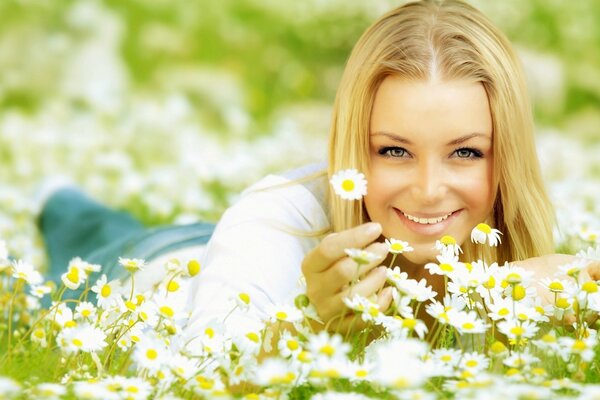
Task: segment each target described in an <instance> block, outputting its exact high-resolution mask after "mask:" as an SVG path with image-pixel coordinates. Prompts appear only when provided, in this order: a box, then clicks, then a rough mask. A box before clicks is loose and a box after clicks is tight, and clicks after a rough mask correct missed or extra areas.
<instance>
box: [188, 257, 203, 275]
mask: <svg viewBox="0 0 600 400" xmlns="http://www.w3.org/2000/svg"><path fill="white" fill-rule="evenodd" d="M187 269H188V273H189V274H190V276H196V275H198V273H199V272H200V263H199V262H198V261H197V260H191V261H190V262H188V264H187Z"/></svg>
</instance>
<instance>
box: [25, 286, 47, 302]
mask: <svg viewBox="0 0 600 400" xmlns="http://www.w3.org/2000/svg"><path fill="white" fill-rule="evenodd" d="M51 291H52V289H51V288H50V286H48V285H33V286H31V290H30V291H29V293H31V295H32V296H35V297H37V298H39V299H41V298H43V297H44V296H45V295H47V294H48V293H50V292H51Z"/></svg>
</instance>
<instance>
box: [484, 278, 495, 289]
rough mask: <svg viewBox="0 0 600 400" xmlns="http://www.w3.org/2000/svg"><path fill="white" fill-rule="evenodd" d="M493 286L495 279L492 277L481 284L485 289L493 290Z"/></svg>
mask: <svg viewBox="0 0 600 400" xmlns="http://www.w3.org/2000/svg"><path fill="white" fill-rule="evenodd" d="M495 286H496V279H495V278H494V277H493V276H490V279H488V280H487V282H485V283H484V284H483V287H485V288H486V289H493V288H494V287H495Z"/></svg>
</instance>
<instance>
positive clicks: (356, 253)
mask: <svg viewBox="0 0 600 400" xmlns="http://www.w3.org/2000/svg"><path fill="white" fill-rule="evenodd" d="M344 252H345V253H346V255H347V256H348V257H350V258H351V259H353V260H354V261H355V262H356V263H357V264H359V265H363V264H369V263H371V262H373V261H377V260H379V259H381V256H379V255H377V254H375V253H371V252H369V251H366V250H363V249H345V250H344Z"/></svg>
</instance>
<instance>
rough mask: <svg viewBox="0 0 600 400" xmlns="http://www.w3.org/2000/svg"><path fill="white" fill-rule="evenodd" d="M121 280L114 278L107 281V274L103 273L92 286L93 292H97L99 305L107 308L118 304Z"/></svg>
mask: <svg viewBox="0 0 600 400" xmlns="http://www.w3.org/2000/svg"><path fill="white" fill-rule="evenodd" d="M119 290H120V284H119V281H117V280H113V281H110V282H107V278H106V275H105V274H102V276H101V277H100V279H98V280H97V281H96V284H95V285H94V286H92V292H94V293H96V303H97V305H98V307H100V308H103V309H107V308H110V307H112V306H115V305H117V304H118V300H119V298H120V296H121V295H120V293H119Z"/></svg>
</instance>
